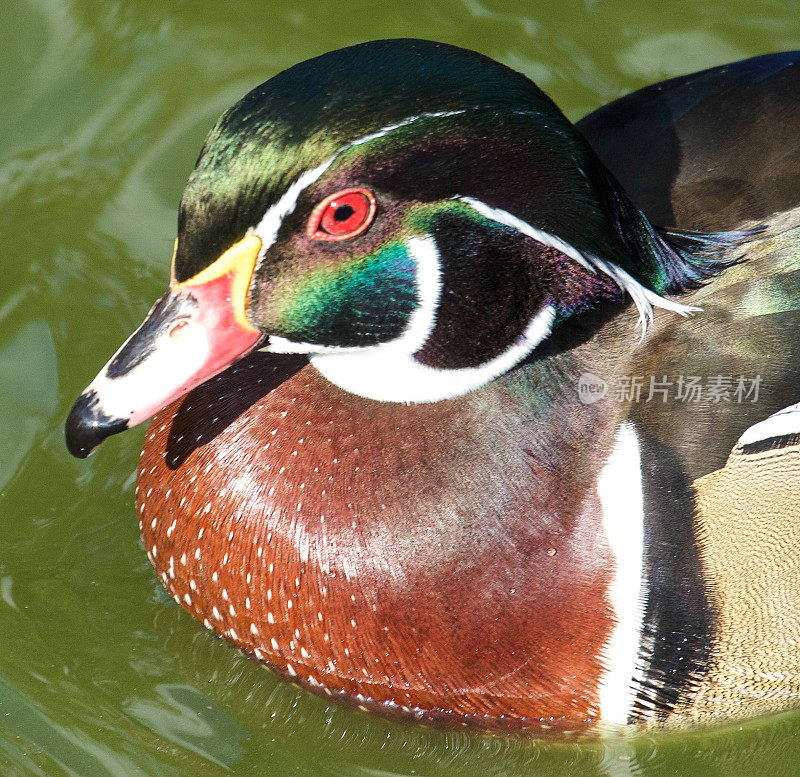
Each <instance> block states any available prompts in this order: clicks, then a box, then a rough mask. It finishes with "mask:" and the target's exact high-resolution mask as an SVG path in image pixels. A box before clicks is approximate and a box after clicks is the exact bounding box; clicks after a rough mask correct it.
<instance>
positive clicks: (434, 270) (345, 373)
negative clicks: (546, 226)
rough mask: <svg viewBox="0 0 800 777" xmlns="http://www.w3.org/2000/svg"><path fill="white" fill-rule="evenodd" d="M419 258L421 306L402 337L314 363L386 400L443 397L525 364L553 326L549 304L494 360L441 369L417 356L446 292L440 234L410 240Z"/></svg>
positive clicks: (336, 379)
mask: <svg viewBox="0 0 800 777" xmlns="http://www.w3.org/2000/svg"><path fill="white" fill-rule="evenodd" d="M406 245H407V246H408V248H409V251H410V253H411V254H412V256H414V258H415V259H416V262H417V287H418V293H419V307H418V308H417V310H416V311H415V312H414V314H412V319H411V322H410V324H409V327H408V328H407V329H406V332H405V333H404V334H403V335H402V336H401V337H399V338H398V339H397V340H393V341H391V342H389V343H384V344H381V345H374V346H369V347H366V348H359V349H347V350H345V349H334V348H329V349H325V350H324V352H320V350H321V349H319V348H317V349H316V350H317V353H315V354H314V355H313V356H312V357H311V363H312V364H313V365H314V366H315V367H316V368H317V369H318V370H319V371H320V372H321V373H322V374H323V375H324V376H325V377H326V378H328V380H330V381H331V383H334V384H336V385H337V386H339V387H340V388H342V389H344V390H345V391H349V392H351V393H352V394H357V395H359V396H362V397H366V398H367V399H376V400H379V401H382V402H437V401H439V400H442V399H451V398H453V397H458V396H461V395H463V394H466V393H468V392H470V391H473V390H475V389H477V388H480V387H481V386H484V385H486V384H487V383H489V382H490V381H492V380H494V379H495V378H497V377H499V376H500V375H502V374H503V373H505V372H507V371H508V370H510V369H511V368H512V367H514V366H515V365H517V364H519V362H520V361H522V360H523V359H524V358H525V357H526V356H528V354H530V353H531V351H533V349H534V348H536V346H537V345H539V343H541V342H542V341H543V340H544V339H545V338H546V337H548V336H549V334H550V332H551V331H552V327H553V323H554V321H555V309H554V308H553V307H552V306H550V305H546V306H544V307H543V308H541V309H540V310H539V312H538V313H537V314H536V315H535V316H534V317H533V318H532V319H531V320H530V322H529V323H528V325H527V327H526V328H525V330H524V332H523V333H522V334H521V335H520V337H519V338H518V339H517V341H516V342H515V343H514V344H513V345H512V346H511V347H510V348H508V349H506V350H505V351H504V352H503V353H501V354H500V355H499V356H496V357H495V358H494V359H491V360H489V361H488V362H485V363H484V364H481V365H479V366H478V367H467V368H463V369H454V370H447V369H438V368H435V367H429V366H427V365H425V364H421V363H420V362H418V361H417V360H416V359H415V358H414V354H415V352H416V351H418V350H419V349H420V348H421V347H422V345H423V344H424V343H425V341H426V340H427V339H428V337H429V336H430V334H431V332H432V331H433V326H434V323H435V318H436V310H437V309H438V306H439V296H440V294H441V280H440V274H441V271H440V269H439V263H440V257H439V251H438V249H437V247H436V243H435V241H434V239H433V238H432V237H431V236H430V235H427V236H425V237H424V238H410V239H409V240H407V241H406Z"/></svg>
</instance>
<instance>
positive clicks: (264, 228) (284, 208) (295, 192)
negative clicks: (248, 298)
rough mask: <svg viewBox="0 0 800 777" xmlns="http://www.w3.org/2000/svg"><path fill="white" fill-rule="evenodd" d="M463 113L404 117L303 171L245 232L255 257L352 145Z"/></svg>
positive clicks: (433, 113)
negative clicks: (257, 244) (255, 244)
mask: <svg viewBox="0 0 800 777" xmlns="http://www.w3.org/2000/svg"><path fill="white" fill-rule="evenodd" d="M465 112H466V110H458V111H434V112H431V113H419V114H416V115H414V116H409V117H408V118H406V119H403V120H402V121H399V122H397V123H396V124H390V125H388V126H386V127H382V128H381V129H379V130H376V131H375V132H371V133H370V134H369V135H364V136H363V137H361V138H358V139H357V140H353V141H351V142H350V143H348V144H347V145H345V146H342V147H341V148H340V149H339V150H338V151H336V152H335V153H334V154H332V155H331V156H330V157H328V159H326V160H325V161H324V162H323V163H322V164H320V165H317V167H315V168H313V169H312V170H307V171H306V172H305V173H303V174H302V175H301V176H300V177H299V178H298V179H297V180H296V181H295V182H294V183H293V184H292V185H291V186H289V188H288V189H287V190H286V191H285V192H284V194H283V195H282V196H281V198H280V199H279V200H278V201H277V202H276V203H275V204H274V205H273V206H271V207H270V208H268V209H267V211H266V213H264V215H263V216H262V218H261V221H259V222H258V224H257V225H256V226H255V227H251V229H249V230H248V233H249V234H255V235H256V236H257V237H259V238H260V239H261V244H262V247H261V253H260V254H259V259H263V258H264V256H265V254H266V252H267V250H268V249H269V248H270V247H271V246H272V245H274V243H275V241H276V240H277V239H278V232H279V231H280V228H281V224H283V220H284V219H285V218H286V217H287V216H288V215H289V214H290V213H293V212H294V209H295V208H296V207H297V200H298V199H299V198H300V195H301V194H302V193H303V192H304V191H305V190H306V189H307V188H308V187H309V186H311V185H312V184H313V183H316V181H318V180H319V179H320V178H321V177H322V175H323V174H324V173H325V171H326V170H327V169H328V168H329V167H330V166H331V165H332V164H333V163H334V162H335V161H336V159H337V158H338V157H339V156H341V154H343V153H344V152H345V151H348V150H350V149H351V148H355V147H356V146H361V145H363V144H364V143H369V142H370V141H372V140H376V139H377V138H382V137H383V136H384V135H388V134H389V133H390V132H393V131H394V130H396V129H399V128H400V127H407V126H408V125H409V124H413V123H414V122H415V121H419V120H420V119H429V118H438V117H443V116H457V115H458V114H460V113H465Z"/></svg>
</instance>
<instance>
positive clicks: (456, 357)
mask: <svg viewBox="0 0 800 777" xmlns="http://www.w3.org/2000/svg"><path fill="white" fill-rule="evenodd" d="M798 96H800V54H779V55H769V56H766V57H761V58H757V59H754V60H748V61H746V62H742V63H738V64H735V65H730V66H727V67H723V68H717V69H714V70H710V71H706V72H704V73H700V74H695V75H693V76H686V77H683V78H680V79H675V80H673V81H669V82H665V83H664V84H659V85H657V86H655V87H650V88H648V89H645V90H642V91H641V92H637V93H634V94H633V95H629V96H628V97H626V98H623V99H621V100H619V101H617V102H616V103H613V104H611V105H610V106H607V107H606V108H603V109H601V110H600V111H598V112H597V113H595V114H593V115H592V116H590V117H588V118H587V119H585V120H584V121H583V122H582V123H581V125H580V128H581V129H582V130H583V132H584V133H585V134H586V137H588V138H589V140H590V141H591V143H592V144H593V146H594V148H593V147H592V146H590V145H589V143H588V142H587V140H586V139H585V138H584V136H583V135H582V134H581V132H579V130H577V129H576V128H575V127H574V126H572V124H570V122H569V121H568V120H567V119H566V118H565V117H564V115H563V114H562V113H561V112H560V111H559V110H558V108H557V107H556V106H555V105H554V104H553V102H551V101H550V99H549V98H548V97H547V96H545V95H544V94H543V93H542V92H541V91H540V90H539V89H538V88H537V87H536V86H535V85H534V84H533V83H532V82H531V81H529V80H528V79H527V78H525V77H523V76H522V75H520V74H518V73H516V72H514V71H512V70H510V69H509V68H507V67H505V66H503V65H500V64H498V63H497V62H494V61H492V60H490V59H488V58H486V57H484V56H481V55H479V54H476V53H473V52H469V51H465V50H462V49H458V48H455V47H452V46H448V45H444V44H440V43H432V42H427V41H419V40H390V41H377V42H372V43H366V44H363V45H358V46H354V47H351V48H346V49H343V50H340V51H335V52H332V53H329V54H326V55H324V56H321V57H318V58H316V59H312V60H309V61H307V62H303V63H301V64H299V65H296V66H295V67H292V68H290V69H289V70H287V71H285V72H283V73H280V74H279V75H277V76H275V77H274V78H272V79H270V80H269V81H267V82H266V83H264V84H262V85H261V86H259V87H257V88H256V89H254V90H253V91H252V92H250V93H249V94H248V95H247V96H246V97H244V98H243V99H242V100H241V101H240V102H239V103H237V104H236V105H234V106H233V107H232V108H231V109H229V110H228V112H227V113H225V115H224V116H223V117H222V118H221V119H220V121H219V122H218V124H217V125H216V126H215V127H214V129H213V130H212V131H211V134H210V136H209V138H208V140H207V141H206V143H205V146H204V147H203V150H202V152H201V154H200V158H199V160H198V162H197V166H196V168H195V170H194V172H193V173H192V174H191V176H190V178H189V182H188V184H187V187H186V190H185V193H184V195H183V199H182V202H181V206H180V214H179V221H178V239H177V242H176V247H175V253H174V257H173V261H172V271H171V281H170V289H169V291H168V292H167V293H166V294H165V295H164V296H163V297H161V299H159V300H158V301H157V302H156V304H155V305H154V307H153V308H152V310H151V311H150V313H149V314H148V316H147V318H146V320H145V321H144V323H143V324H142V325H141V327H140V328H139V329H138V330H137V331H136V332H135V333H134V334H133V335H132V336H131V337H130V338H129V339H128V341H127V342H126V343H125V344H124V345H123V346H122V347H121V348H120V350H119V351H118V352H117V353H116V354H115V355H114V356H113V358H112V359H111V360H110V362H109V363H108V364H107V366H106V367H105V368H104V369H103V370H102V372H101V373H100V374H99V375H98V377H97V378H96V379H95V380H94V382H93V383H92V384H91V385H90V386H89V388H87V389H86V391H85V392H84V393H83V394H82V395H81V397H80V398H79V399H78V401H77V402H76V404H75V407H74V408H73V410H72V412H71V413H70V416H69V418H68V421H67V441H68V446H69V449H70V450H71V452H72V453H74V454H75V455H77V456H86V455H87V454H88V453H89V452H90V451H91V450H92V448H94V447H95V446H96V445H98V444H99V443H100V442H101V441H102V440H103V439H104V438H105V437H107V436H108V435H110V434H113V433H115V432H119V431H122V430H123V429H126V428H128V427H130V426H133V425H134V424H138V423H139V422H141V421H144V420H145V419H147V418H149V417H150V416H154V417H153V420H152V422H151V424H150V428H149V431H148V433H147V436H146V440H145V445H144V450H143V451H142V454H141V459H140V465H139V468H138V482H137V489H136V491H137V502H136V504H137V508H136V509H137V513H138V518H139V525H140V527H141V530H142V534H143V537H144V543H145V548H146V551H147V554H148V556H149V558H150V560H151V562H152V563H153V565H154V567H155V569H156V571H157V573H158V574H159V576H160V577H161V579H162V580H163V582H164V585H165V586H166V587H167V589H168V590H169V591H170V593H171V594H172V595H173V596H174V598H175V600H176V601H177V602H178V603H179V604H180V605H182V606H183V607H184V608H185V609H186V610H187V611H188V612H189V613H191V614H192V615H193V616H194V617H196V618H197V619H199V620H200V621H202V622H203V623H204V624H205V625H206V626H207V627H208V628H210V629H214V630H215V631H216V632H218V633H219V634H220V635H222V636H223V637H225V638H226V639H227V640H229V641H230V642H232V643H233V644H234V645H236V646H238V647H239V648H241V649H242V650H243V651H245V652H246V653H248V654H250V655H251V656H253V657H254V658H255V659H257V660H258V661H262V662H264V663H266V664H268V665H269V666H270V667H271V668H273V669H274V670H275V671H277V672H279V673H281V674H282V675H284V676H286V677H287V678H290V679H292V680H293V681H295V682H298V683H301V684H302V685H304V686H306V687H308V688H310V689H312V690H315V691H316V692H319V693H325V694H327V695H329V696H334V697H338V698H340V699H342V700H345V701H348V702H350V703H353V704H356V705H358V706H359V707H362V708H366V709H370V710H376V711H379V712H382V713H383V714H389V715H397V716H404V717H408V718H411V719H416V720H423V721H427V722H434V723H442V724H448V725H456V724H469V725H475V726H480V727H484V728H492V729H501V730H507V731H515V730H517V731H518V730H523V729H526V730H532V731H534V732H544V731H550V730H555V731H558V732H585V731H589V730H598V729H599V730H603V729H609V728H616V727H620V726H635V727H672V728H675V727H681V726H687V725H691V724H693V723H702V722H710V721H714V720H723V719H731V718H733V719H735V718H740V717H743V716H752V715H760V714H764V713H769V712H774V711H777V710H783V709H786V708H789V707H791V706H793V705H795V704H796V703H797V701H798V698H800V574H798V572H800V520H797V516H798V511H799V509H800V496H798V495H799V494H800V487H798V486H800V406H798V405H794V403H795V402H796V401H797V399H798V397H797V392H796V387H797V385H798V380H799V379H800V359H798V353H797V352H798V348H799V347H800V346H799V345H798V341H797V338H795V337H794V335H793V334H792V332H793V331H794V329H795V328H796V327H795V323H796V322H797V316H798V308H800V254H799V253H798V246H800V231H799V230H800V211H798V210H793V209H792V208H793V207H794V206H795V205H796V203H797V192H798V182H800V141H798V137H800V134H799V133H798V128H800V107H799V106H800V101H798V99H797V98H798ZM595 149H596V150H595ZM601 158H602V161H601ZM621 182H622V183H621ZM623 185H624V186H623ZM624 187H627V189H628V190H629V192H630V196H629V194H628V193H626V190H625V188H624ZM631 197H633V198H635V199H636V200H637V201H638V202H639V203H641V205H642V206H643V207H645V208H646V209H647V212H648V213H652V214H657V215H658V217H659V219H660V221H661V222H662V223H663V224H667V225H669V227H670V228H663V227H661V228H659V227H655V226H653V225H652V222H651V221H650V219H649V218H648V217H647V216H645V214H644V212H643V211H642V210H640V208H639V207H637V206H636V205H634V204H633V200H632V199H631ZM717 214H719V216H718V217H717ZM687 226H688V227H693V228H694V229H695V230H698V229H703V230H712V231H706V232H700V231H686V230H685V229H683V230H682V229H679V227H687ZM637 388H638V391H637ZM690 389H691V390H690Z"/></svg>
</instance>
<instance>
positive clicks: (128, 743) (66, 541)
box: [0, 0, 800, 777]
mask: <svg viewBox="0 0 800 777" xmlns="http://www.w3.org/2000/svg"><path fill="white" fill-rule="evenodd" d="M688 5H689V4H687V3H686V2H682V1H681V0H647V2H644V1H643V2H639V3H631V2H630V0H585V2H577V1H576V0H559V1H558V2H556V1H555V0H542V1H541V2H539V3H532V2H530V0H526V1H525V2H522V1H521V0H520V1H517V0H505V1H504V2H501V1H500V0H441V1H440V2H408V1H406V2H403V3H398V2H394V1H393V0H372V2H365V0H341V1H340V2H337V3H314V2H310V0H295V1H294V2H291V3H289V2H282V3H277V2H263V1H262V0H234V2H228V3H215V2H211V0H175V1H174V2H172V3H163V2H161V0H159V2H156V1H155V0H140V1H139V2H136V0H118V1H117V2H111V0H2V4H1V5H0V25H1V26H0V29H2V32H1V33H0V35H1V36H2V45H0V72H2V74H3V77H2V78H1V79H0V105H2V106H3V118H2V120H0V257H2V268H3V281H2V288H1V289H0V401H1V402H2V407H3V424H2V427H0V774H2V775H4V776H5V775H9V777H17V775H19V776H22V775H25V776H26V777H27V775H37V776H38V775H47V776H48V777H49V776H50V775H58V776H59V777H60V776H61V775H76V776H78V777H94V776H95V775H97V776H98V777H106V776H110V775H115V776H116V775H125V776H126V777H127V776H128V775H131V776H133V777H140V776H144V775H159V776H161V775H164V776H167V777H179V776H183V775H187V776H188V775H199V774H202V775H212V776H213V775H223V774H225V775H227V774H235V775H253V776H255V775H258V777H262V776H264V775H285V776H287V777H301V776H305V775H308V776H311V775H314V776H315V777H329V776H330V777H334V776H335V777H378V776H379V775H381V776H388V775H412V774H413V775H437V776H438V775H442V776H444V775H451V776H452V777H456V776H458V777H469V776H470V775H475V776H476V777H479V776H480V777H486V776H487V775H498V776H499V775H503V777H513V776H515V775H534V776H536V777H538V776H539V775H578V776H580V777H594V775H598V776H599V775H607V776H608V777H618V776H619V775H647V776H648V777H660V776H661V775H664V777H667V776H670V777H671V776H672V775H686V776H687V777H688V776H689V775H703V776H704V777H705V776H706V775H721V776H723V775H724V777H731V776H732V775H742V776H744V775H747V777H752V776H753V775H765V776H767V775H769V777H782V776H783V775H795V774H800V714H795V715H785V716H781V717H777V718H772V719H768V720H764V721H756V722H751V723H748V724H746V725H743V726H741V727H740V726H733V727H728V728H726V729H719V730H714V731H705V732H697V733H692V734H683V735H669V736H644V737H635V738H627V739H615V740H609V741H607V742H603V743H593V744H592V743H586V744H582V745H578V744H574V743H567V744H564V743H557V742H551V743H541V742H532V741H516V740H513V739H503V738H500V737H491V736H480V735H475V734H466V733H463V732H455V733H454V732H449V733H443V732H435V731H432V730H429V729H424V728H420V727H414V726H408V725H403V724H398V723H391V722H386V721H383V720H380V719H377V718H374V717H370V716H368V715H364V714H361V713H358V712H354V711H350V710H345V709H342V708H340V707H338V706H333V705H329V704H326V702H325V701H323V700H320V699H317V698H315V697H312V696H310V695H308V694H306V693H304V692H301V691H298V690H297V689H295V688H293V687H292V686H289V685H287V684H284V683H282V682H280V681H277V680H275V679H273V678H272V677H271V676H270V675H269V673H268V672H266V671H265V670H264V669H262V668H260V667H258V666H256V665H255V664H253V663H251V662H250V661H248V660H246V659H245V658H244V657H242V656H241V655H240V654H239V653H237V652H236V651H235V650H234V649H232V648H231V647H230V646H228V645H227V644H226V643H224V642H222V641H221V640H219V639H217V638H215V637H214V636H212V635H211V634H210V633H208V632H206V631H205V630H203V629H202V628H201V627H200V626H199V625H198V624H197V623H195V622H194V621H193V620H192V619H191V618H190V617H189V616H188V615H187V614H185V613H184V612H183V610H181V609H180V608H179V607H177V605H175V604H174V603H173V602H172V600H171V599H169V598H168V597H167V596H166V594H165V593H164V592H163V591H162V590H161V587H160V585H159V584H158V583H157V581H156V580H155V578H154V574H153V572H152V570H151V568H150V566H149V564H148V562H147V559H146V558H145V555H144V552H143V549H142V547H141V544H140V541H139V538H138V531H137V526H136V520H135V516H134V508H133V471H134V467H135V464H136V460H137V454H138V451H139V447H140V445H141V440H142V434H143V432H142V431H141V430H136V431H133V432H130V433H128V434H126V435H122V436H119V437H116V438H114V439H112V440H110V441H109V442H108V443H106V445H104V446H103V448H102V450H101V451H100V453H99V455H97V456H94V457H92V458H91V459H90V460H88V461H84V462H78V461H76V460H73V459H71V458H69V456H68V455H67V453H66V451H65V450H64V446H63V442H62V429H61V425H62V422H63V419H64V416H65V415H66V413H67V411H68V409H69V407H70V404H71V402H72V401H73V399H74V397H75V396H76V394H77V393H78V392H79V391H80V390H81V389H82V388H83V387H84V386H85V385H86V383H87V382H88V380H89V379H90V378H91V377H92V376H93V375H94V373H95V371H96V369H97V368H98V367H99V366H100V365H101V364H102V363H103V362H104V361H105V359H106V358H107V357H108V355H109V354H110V353H111V352H112V351H113V350H114V349H115V348H116V346H117V345H118V344H119V343H120V342H121V341H122V339H123V338H124V337H125V336H126V335H127V334H128V333H129V332H130V330H131V329H132V328H133V327H134V326H135V325H136V324H137V323H138V322H139V321H140V319H141V317H142V316H143V315H144V313H145V312H146V311H147V309H148V307H149V305H150V303H151V301H152V300H154V299H155V298H156V297H157V296H158V295H159V294H160V293H161V291H162V290H163V288H164V287H165V285H166V281H167V275H168V260H169V256H170V252H171V246H172V241H173V239H174V237H175V213H176V206H177V202H178V198H179V196H180V192H181V189H182V187H183V183H184V181H185V179H186V176H187V175H188V173H189V171H190V169H191V167H192V165H193V162H194V160H195V158H196V156H197V152H198V150H199V147H200V144H201V142H202V140H203V137H204V135H205V133H206V132H207V130H208V128H209V127H210V125H211V123H212V122H213V120H214V119H215V118H216V116H217V115H218V114H219V113H220V112H221V111H222V110H223V109H224V108H225V107H227V106H228V105H229V104H230V103H232V102H233V101H235V100H236V99H237V98H238V97H240V96H241V95H242V94H243V93H244V92H245V91H247V90H248V89H249V88H250V87H252V86H253V85H255V84H257V83H259V82H261V81H263V80H264V79H266V78H267V77H269V76H270V75H272V74H273V73H275V72H277V71H278V70H280V69H282V68H284V67H287V66H289V65H291V64H293V63H294V62H296V61H298V60H301V59H305V58H307V57H310V56H313V55H315V54H318V53H321V52H323V51H325V50H328V49H332V48H337V47H339V46H344V45H347V44H350V43H355V42H357V41H360V40H364V39H369V38H378V37H394V36H418V37H428V38H436V39H440V40H445V41H449V42H451V43H455V44H459V45H462V46H466V47H470V48H475V49H478V50H480V51H483V52H485V53H486V54H489V55H490V56H493V57H495V58H497V59H500V60H502V61H504V62H506V63H508V64H510V65H511V66H513V67H515V68H517V69H519V70H521V71H523V72H524V73H526V74H527V75H529V76H531V77H533V78H534V79H535V80H536V81H537V82H538V83H539V84H540V85H541V86H542V87H544V88H545V89H546V90H547V91H548V92H549V93H550V94H551V95H552V96H553V97H554V98H555V99H556V100H557V102H559V104H560V105H561V106H562V107H563V108H564V109H565V110H566V112H567V114H568V115H569V116H570V117H571V118H573V119H577V118H579V117H580V116H582V115H583V114H584V113H586V112H588V111H589V110H591V109H592V108H594V107H596V106H598V105H600V104H602V103H604V102H607V101H608V100H610V99H612V98H614V97H616V96H618V95H620V94H622V93H624V92H626V91H629V90H631V89H635V88H637V87H639V86H642V85H644V84H646V83H649V82H651V81H655V80H659V79H662V78H666V77H669V76H673V75H677V74H679V73H683V72H687V71H690V70H695V69H698V68H702V67H706V66H710V65H714V64H718V63H721V62H725V61H728V60H734V59H737V58H741V57H746V56H751V55H754V54H759V53H763V52H767V51H773V50H779V49H786V48H797V47H800V16H798V13H797V11H798V7H797V5H796V4H795V3H791V4H789V3H786V4H781V3H777V2H773V3H767V4H759V5H756V4H753V3H752V2H749V0H747V1H745V0H708V1H707V2H699V0H695V2H693V3H692V4H691V7H687V6H688Z"/></svg>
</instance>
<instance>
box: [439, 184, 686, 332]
mask: <svg viewBox="0 0 800 777" xmlns="http://www.w3.org/2000/svg"><path fill="white" fill-rule="evenodd" d="M453 199H454V200H458V201H459V202H463V203H466V204H467V205H469V206H470V207H471V208H472V209H473V210H474V211H475V212H476V213H480V214H481V215H482V216H485V217H486V218H488V219H491V220H492V221H496V222H497V223H498V224H505V225H506V226H507V227H512V228H513V229H516V230H517V231H518V232H520V233H522V234H523V235H527V236H528V237H530V238H533V239H534V240H536V241H537V242H539V243H542V244H543V245H547V246H551V247H552V248H555V249H556V250H557V251H560V252H561V253H562V254H564V255H565V256H568V257H569V258H570V259H574V260H575V261H576V262H578V264H580V265H581V266H582V267H585V268H586V269H587V270H589V271H590V272H596V271H597V270H599V271H600V272H602V273H604V274H605V275H608V277H609V278H611V279H612V280H613V281H614V283H616V284H617V285H618V286H619V287H620V288H621V289H622V290H623V291H625V292H627V293H628V294H629V295H630V297H631V299H632V300H633V304H634V305H636V308H637V310H638V311H639V319H638V321H637V324H636V326H637V327H641V329H642V339H644V336H645V333H646V332H647V324H648V321H652V320H653V308H654V307H657V308H663V309H665V310H671V311H672V312H673V313H678V314H679V315H681V316H688V315H690V314H691V313H695V312H698V311H699V310H701V308H696V307H692V306H690V305H682V304H680V303H679V302H673V301H672V300H669V299H666V298H665V297H661V296H659V295H658V294H656V293H655V292H654V291H651V290H650V289H648V288H646V287H645V286H642V284H641V283H639V281H637V280H635V279H634V278H632V277H631V276H630V275H629V274H628V273H627V272H625V270H623V269H622V268H621V267H619V266H618V265H616V264H614V263H613V262H606V261H603V260H602V259H599V258H598V257H596V256H585V255H583V254H582V253H581V252H580V251H578V249H577V248H575V247H574V246H571V245H570V244H569V243H566V242H564V241H563V240H561V239H560V238H558V237H556V236H555V235H551V234H550V233H549V232H545V231H543V230H541V229H536V228H535V227H532V226H531V225H530V224H528V223H527V222H525V221H523V220H522V219H519V218H517V217H516V216H514V215H513V214H511V213H509V212H508V211H505V210H502V209H501V208H493V207H491V206H490V205H487V204H486V203H485V202H481V201H480V200H476V199H475V198H473V197H462V196H455V197H453Z"/></svg>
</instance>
